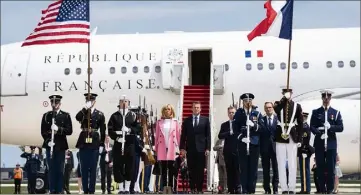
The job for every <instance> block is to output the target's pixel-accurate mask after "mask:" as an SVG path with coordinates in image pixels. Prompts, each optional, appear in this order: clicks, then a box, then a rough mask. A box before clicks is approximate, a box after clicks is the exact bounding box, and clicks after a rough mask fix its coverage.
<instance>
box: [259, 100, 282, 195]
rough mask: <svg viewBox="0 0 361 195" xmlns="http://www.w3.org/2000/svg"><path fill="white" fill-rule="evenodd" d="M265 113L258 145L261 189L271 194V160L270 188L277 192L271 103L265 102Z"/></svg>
mask: <svg viewBox="0 0 361 195" xmlns="http://www.w3.org/2000/svg"><path fill="white" fill-rule="evenodd" d="M264 110H265V112H266V115H265V116H264V117H263V121H264V127H265V128H264V131H262V132H261V136H260V146H261V151H260V152H261V160H262V168H263V189H264V190H265V194H271V187H270V168H271V166H270V165H271V164H270V162H272V173H273V176H272V188H273V193H274V194H277V193H278V180H279V178H278V167H277V157H276V143H275V141H274V135H275V131H276V127H277V120H278V118H277V116H276V115H275V114H274V109H273V103H272V102H266V103H265V104H264Z"/></svg>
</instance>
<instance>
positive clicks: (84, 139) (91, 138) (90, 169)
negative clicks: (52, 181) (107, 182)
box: [75, 93, 106, 194]
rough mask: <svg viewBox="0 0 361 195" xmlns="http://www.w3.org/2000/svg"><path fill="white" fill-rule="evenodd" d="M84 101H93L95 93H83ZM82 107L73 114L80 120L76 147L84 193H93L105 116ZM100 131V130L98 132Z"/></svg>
mask: <svg viewBox="0 0 361 195" xmlns="http://www.w3.org/2000/svg"><path fill="white" fill-rule="evenodd" d="M84 96H85V97H86V98H85V99H86V101H87V102H89V101H95V99H96V97H97V96H98V95H97V94H94V93H91V94H88V93H86V94H84ZM86 108H88V107H84V108H83V109H82V110H80V111H79V112H78V114H77V115H76V116H75V118H76V120H77V121H79V122H80V124H81V127H80V128H81V129H82V131H81V132H80V134H79V138H78V141H77V143H76V146H75V147H76V148H79V157H80V171H81V176H82V186H83V191H84V194H94V193H95V183H96V170H97V165H98V160H99V149H100V147H104V140H105V130H106V126H105V117H104V114H103V112H101V111H99V110H97V109H95V108H91V109H90V108H88V109H86ZM89 111H90V112H91V114H90V130H89V128H88V112H89ZM99 131H100V132H99Z"/></svg>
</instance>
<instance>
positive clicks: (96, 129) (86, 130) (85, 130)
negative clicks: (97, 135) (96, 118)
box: [82, 128, 99, 131]
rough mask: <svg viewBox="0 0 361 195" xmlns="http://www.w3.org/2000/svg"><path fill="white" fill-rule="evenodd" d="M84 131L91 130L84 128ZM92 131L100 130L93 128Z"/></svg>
mask: <svg viewBox="0 0 361 195" xmlns="http://www.w3.org/2000/svg"><path fill="white" fill-rule="evenodd" d="M82 130H83V131H88V130H89V129H88V128H83V129H82ZM90 130H92V131H98V130H99V129H93V128H91V129H90Z"/></svg>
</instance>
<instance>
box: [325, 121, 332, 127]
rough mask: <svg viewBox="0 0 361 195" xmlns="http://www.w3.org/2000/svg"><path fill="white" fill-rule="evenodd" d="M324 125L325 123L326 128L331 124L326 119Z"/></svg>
mask: <svg viewBox="0 0 361 195" xmlns="http://www.w3.org/2000/svg"><path fill="white" fill-rule="evenodd" d="M324 125H325V128H326V129H329V128H331V125H330V123H329V122H328V121H326V122H325V124H324Z"/></svg>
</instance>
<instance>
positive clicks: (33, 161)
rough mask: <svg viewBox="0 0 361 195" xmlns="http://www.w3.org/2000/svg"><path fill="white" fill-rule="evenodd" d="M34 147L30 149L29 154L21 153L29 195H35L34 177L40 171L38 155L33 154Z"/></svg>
mask: <svg viewBox="0 0 361 195" xmlns="http://www.w3.org/2000/svg"><path fill="white" fill-rule="evenodd" d="M34 149H35V147H31V150H32V152H31V153H23V154H22V155H21V157H22V158H26V159H27V160H26V165H25V171H26V174H27V178H28V192H29V194H36V191H35V187H36V176H37V173H38V171H40V165H41V161H40V157H39V155H38V154H34Z"/></svg>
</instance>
